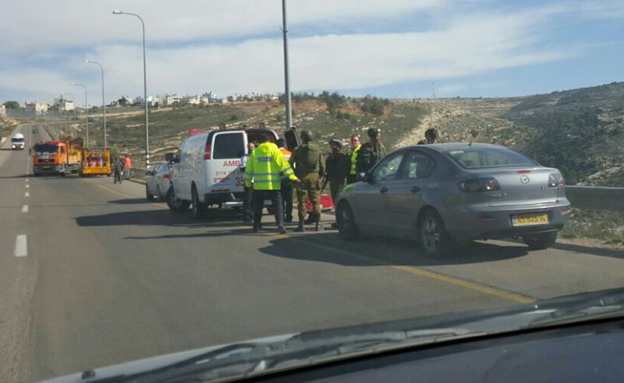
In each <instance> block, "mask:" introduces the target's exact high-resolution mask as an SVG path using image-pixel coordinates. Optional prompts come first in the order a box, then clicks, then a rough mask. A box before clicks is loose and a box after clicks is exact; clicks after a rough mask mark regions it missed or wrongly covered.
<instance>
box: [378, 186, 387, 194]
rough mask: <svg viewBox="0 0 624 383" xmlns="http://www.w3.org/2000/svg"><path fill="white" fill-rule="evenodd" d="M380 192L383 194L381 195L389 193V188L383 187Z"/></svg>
mask: <svg viewBox="0 0 624 383" xmlns="http://www.w3.org/2000/svg"><path fill="white" fill-rule="evenodd" d="M379 191H380V192H381V194H383V193H385V192H387V191H388V188H387V187H385V186H383V187H382V188H381V189H379Z"/></svg>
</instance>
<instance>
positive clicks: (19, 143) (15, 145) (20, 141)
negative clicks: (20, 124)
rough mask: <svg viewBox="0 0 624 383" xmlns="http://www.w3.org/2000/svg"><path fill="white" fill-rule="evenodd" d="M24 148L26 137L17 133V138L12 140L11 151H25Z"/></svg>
mask: <svg viewBox="0 0 624 383" xmlns="http://www.w3.org/2000/svg"><path fill="white" fill-rule="evenodd" d="M24 146H26V141H25V140H24V135H23V134H22V133H16V134H15V136H13V138H11V149H13V150H24Z"/></svg>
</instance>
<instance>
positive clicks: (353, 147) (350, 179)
mask: <svg viewBox="0 0 624 383" xmlns="http://www.w3.org/2000/svg"><path fill="white" fill-rule="evenodd" d="M361 147H362V145H361V144H360V137H359V136H358V135H357V134H354V135H352V136H351V142H350V145H349V157H350V158H351V171H350V172H349V175H348V176H347V184H352V183H354V182H357V171H356V167H355V164H356V163H357V156H358V152H359V151H360V148H361Z"/></svg>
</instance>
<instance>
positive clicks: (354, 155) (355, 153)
mask: <svg viewBox="0 0 624 383" xmlns="http://www.w3.org/2000/svg"><path fill="white" fill-rule="evenodd" d="M361 147H362V144H360V145H358V146H357V148H355V149H354V150H353V152H351V175H356V174H357V171H356V170H355V163H356V162H357V156H358V152H359V151H360V148H361Z"/></svg>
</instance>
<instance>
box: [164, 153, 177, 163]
mask: <svg viewBox="0 0 624 383" xmlns="http://www.w3.org/2000/svg"><path fill="white" fill-rule="evenodd" d="M165 161H167V162H174V161H175V153H167V154H165Z"/></svg>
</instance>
